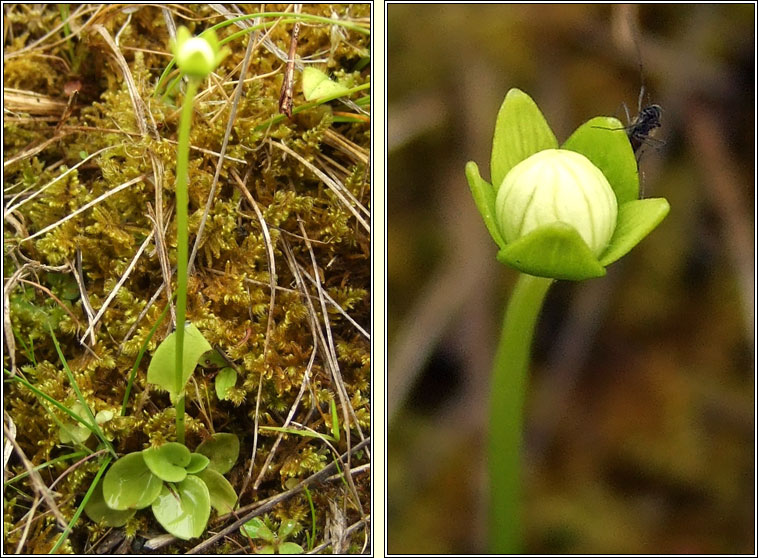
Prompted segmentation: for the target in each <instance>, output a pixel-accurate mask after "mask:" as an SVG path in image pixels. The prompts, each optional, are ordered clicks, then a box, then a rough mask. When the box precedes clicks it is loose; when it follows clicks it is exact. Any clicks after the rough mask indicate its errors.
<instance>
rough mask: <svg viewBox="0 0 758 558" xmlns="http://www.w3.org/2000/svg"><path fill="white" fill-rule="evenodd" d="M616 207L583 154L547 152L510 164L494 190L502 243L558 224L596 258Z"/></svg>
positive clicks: (607, 236)
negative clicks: (574, 234) (569, 228)
mask: <svg viewBox="0 0 758 558" xmlns="http://www.w3.org/2000/svg"><path fill="white" fill-rule="evenodd" d="M617 211H618V204H617V202H616V196H615V194H614V193H613V190H612V189H611V186H610V184H609V183H608V180H607V179H606V178H605V175H604V174H603V173H602V172H601V171H600V169H598V168H597V167H596V166H595V165H593V164H592V163H591V162H590V160H589V159H587V158H586V157H585V156H584V155H581V154H579V153H576V152H574V151H568V150H562V149H546V150H543V151H540V152H538V153H535V154H534V155H532V156H531V157H528V158H527V159H525V160H523V161H521V162H520V163H519V164H517V165H516V166H514V167H513V168H512V169H511V170H510V171H509V172H508V174H507V175H506V177H505V179H504V180H503V183H502V184H501V185H500V188H499V189H498V192H497V199H496V202H495V213H496V216H497V220H498V223H499V225H500V230H501V232H502V233H503V236H504V237H505V241H506V243H510V242H513V241H514V240H517V239H518V238H520V237H522V236H524V235H526V234H529V233H530V232H532V231H533V230H535V229H536V228H538V227H540V226H543V225H548V224H550V223H554V222H556V221H560V222H563V223H566V224H568V225H571V226H572V227H574V228H575V229H576V231H577V232H578V233H579V235H580V236H581V237H582V239H583V240H584V241H585V242H586V243H587V246H589V248H590V250H591V251H592V252H593V254H595V255H596V256H600V254H601V253H602V252H603V251H604V250H605V248H606V247H607V246H608V242H609V241H610V239H611V236H612V235H613V231H614V230H615V228H616V215H617Z"/></svg>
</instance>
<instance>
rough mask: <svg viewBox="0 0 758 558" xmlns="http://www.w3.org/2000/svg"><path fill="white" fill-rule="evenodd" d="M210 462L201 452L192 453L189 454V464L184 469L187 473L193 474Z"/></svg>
mask: <svg viewBox="0 0 758 558" xmlns="http://www.w3.org/2000/svg"><path fill="white" fill-rule="evenodd" d="M210 462H211V460H210V459H208V458H207V457H205V456H204V455H203V454H201V453H193V454H192V455H191V456H190V462H189V465H187V466H186V467H185V469H186V470H187V473H190V474H192V475H194V474H197V473H199V472H200V471H202V470H203V469H205V468H206V467H207V466H208V464H209V463H210Z"/></svg>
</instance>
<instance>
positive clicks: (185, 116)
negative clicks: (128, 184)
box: [174, 79, 198, 444]
mask: <svg viewBox="0 0 758 558" xmlns="http://www.w3.org/2000/svg"><path fill="white" fill-rule="evenodd" d="M197 88H198V81H197V80H195V79H190V80H189V81H188V82H187V91H186V92H185V95H184V102H183V104H182V115H181V120H180V122H179V141H178V146H177V148H176V368H175V372H174V373H175V378H176V393H177V396H176V401H175V402H174V406H175V408H176V440H177V442H179V443H180V444H183V443H184V397H183V396H182V395H181V393H182V390H183V388H184V386H183V385H182V370H183V368H184V366H183V365H184V362H183V360H184V318H185V315H186V313H187V257H188V254H187V252H188V244H189V238H188V236H189V231H188V227H189V225H188V218H187V205H188V203H189V195H188V193H187V184H188V182H189V147H190V145H189V133H190V126H191V125H192V102H193V100H194V99H195V94H196V93H197Z"/></svg>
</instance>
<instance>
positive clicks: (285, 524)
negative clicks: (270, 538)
mask: <svg viewBox="0 0 758 558" xmlns="http://www.w3.org/2000/svg"><path fill="white" fill-rule="evenodd" d="M295 527H297V521H295V520H294V519H285V520H284V521H282V524H281V525H279V540H282V539H286V538H287V537H289V536H290V533H292V531H294V530H295Z"/></svg>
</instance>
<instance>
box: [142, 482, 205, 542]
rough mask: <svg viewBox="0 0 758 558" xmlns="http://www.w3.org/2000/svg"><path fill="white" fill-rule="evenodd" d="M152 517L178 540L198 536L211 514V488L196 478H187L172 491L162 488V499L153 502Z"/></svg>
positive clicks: (167, 487) (160, 497)
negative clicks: (209, 491) (209, 489)
mask: <svg viewBox="0 0 758 558" xmlns="http://www.w3.org/2000/svg"><path fill="white" fill-rule="evenodd" d="M153 515H155V519H157V520H158V523H160V524H161V525H163V528H164V529H165V530H166V531H168V532H169V533H171V534H172V535H174V536H175V537H178V538H180V539H184V540H189V539H191V538H194V537H199V536H200V535H202V534H203V531H205V526H206V525H207V524H208V518H209V517H210V515H211V501H210V495H209V493H208V487H207V486H206V485H205V483H204V482H203V481H201V480H200V479H199V478H197V477H196V476H195V475H188V476H187V478H186V479H184V480H183V481H182V482H180V483H178V484H176V485H173V488H170V487H169V486H168V485H163V488H162V489H161V493H160V496H158V498H157V499H156V500H155V502H153Z"/></svg>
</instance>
